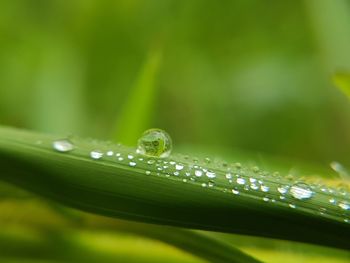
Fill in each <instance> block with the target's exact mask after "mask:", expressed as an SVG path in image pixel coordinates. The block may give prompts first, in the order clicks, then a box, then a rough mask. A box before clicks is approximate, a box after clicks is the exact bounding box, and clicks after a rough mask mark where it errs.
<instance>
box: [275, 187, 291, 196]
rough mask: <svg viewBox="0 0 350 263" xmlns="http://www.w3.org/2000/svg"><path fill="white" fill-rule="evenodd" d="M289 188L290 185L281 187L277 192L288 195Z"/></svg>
mask: <svg viewBox="0 0 350 263" xmlns="http://www.w3.org/2000/svg"><path fill="white" fill-rule="evenodd" d="M288 188H289V186H288V185H280V186H278V187H277V191H278V192H279V193H280V194H283V195H284V194H286V193H287V192H288Z"/></svg>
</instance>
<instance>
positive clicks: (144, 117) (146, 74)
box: [113, 50, 161, 145]
mask: <svg viewBox="0 0 350 263" xmlns="http://www.w3.org/2000/svg"><path fill="white" fill-rule="evenodd" d="M160 62H161V53H160V51H158V50H157V51H153V52H151V53H150V54H149V56H148V58H147V60H146V63H145V64H144V66H143V68H142V69H141V71H140V73H139V76H138V78H137V81H136V83H135V86H134V87H133V88H132V89H131V92H130V95H129V98H128V100H127V103H126V104H125V105H124V107H123V109H122V113H121V116H120V117H119V120H118V123H117V124H118V125H117V132H116V135H117V136H113V137H115V138H117V139H118V141H120V142H123V143H125V144H128V145H132V144H133V142H134V141H135V140H136V139H137V138H138V136H140V134H141V133H142V132H143V131H144V130H146V129H147V128H149V127H147V126H148V125H149V122H150V120H151V119H152V118H151V115H152V111H153V108H154V106H153V103H154V100H155V95H156V94H155V93H156V84H155V81H156V78H157V75H158V71H159V66H160Z"/></svg>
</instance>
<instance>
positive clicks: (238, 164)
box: [234, 163, 242, 169]
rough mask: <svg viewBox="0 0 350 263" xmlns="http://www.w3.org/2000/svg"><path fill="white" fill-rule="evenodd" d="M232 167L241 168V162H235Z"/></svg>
mask: <svg viewBox="0 0 350 263" xmlns="http://www.w3.org/2000/svg"><path fill="white" fill-rule="evenodd" d="M234 167H236V168H237V169H241V168H242V164H241V163H235V164H234Z"/></svg>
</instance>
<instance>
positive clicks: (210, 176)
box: [205, 171, 216, 178]
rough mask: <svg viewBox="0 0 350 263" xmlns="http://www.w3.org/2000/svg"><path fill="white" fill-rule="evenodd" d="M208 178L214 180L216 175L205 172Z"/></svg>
mask: <svg viewBox="0 0 350 263" xmlns="http://www.w3.org/2000/svg"><path fill="white" fill-rule="evenodd" d="M205 175H206V176H207V177H208V178H215V177H216V174H215V173H214V172H212V171H207V172H206V174H205Z"/></svg>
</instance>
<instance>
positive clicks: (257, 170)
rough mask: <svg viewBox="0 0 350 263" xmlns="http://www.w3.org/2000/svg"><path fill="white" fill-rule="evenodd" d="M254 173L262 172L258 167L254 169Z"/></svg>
mask: <svg viewBox="0 0 350 263" xmlns="http://www.w3.org/2000/svg"><path fill="white" fill-rule="evenodd" d="M252 171H253V172H254V173H258V172H259V171H260V169H259V167H258V166H254V167H253V168H252Z"/></svg>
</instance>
